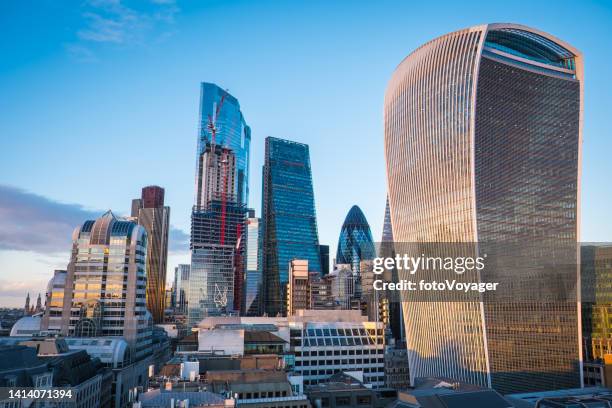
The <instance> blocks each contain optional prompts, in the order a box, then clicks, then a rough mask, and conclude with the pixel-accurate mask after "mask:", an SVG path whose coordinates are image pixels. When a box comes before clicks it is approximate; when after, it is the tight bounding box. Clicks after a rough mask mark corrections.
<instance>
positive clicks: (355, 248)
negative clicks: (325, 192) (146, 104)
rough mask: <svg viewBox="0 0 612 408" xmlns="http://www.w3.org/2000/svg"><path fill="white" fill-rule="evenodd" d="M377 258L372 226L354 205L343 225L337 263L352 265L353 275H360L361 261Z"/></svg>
mask: <svg viewBox="0 0 612 408" xmlns="http://www.w3.org/2000/svg"><path fill="white" fill-rule="evenodd" d="M375 257H376V250H375V249H374V241H373V239H372V232H371V231H370V225H369V224H368V221H367V220H366V218H365V215H363V212H362V211H361V209H360V208H359V207H357V206H356V205H354V206H353V207H352V208H351V209H350V211H349V212H348V214H347V215H346V218H345V219H344V223H343V224H342V228H341V229H340V238H339V239H338V249H337V252H336V263H337V264H347V265H351V269H352V271H353V273H355V274H359V272H360V263H361V261H365V260H371V259H374V258H375Z"/></svg>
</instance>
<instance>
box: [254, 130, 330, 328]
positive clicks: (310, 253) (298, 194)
mask: <svg viewBox="0 0 612 408" xmlns="http://www.w3.org/2000/svg"><path fill="white" fill-rule="evenodd" d="M262 223H263V233H264V239H263V261H264V262H263V271H264V286H265V289H264V291H265V305H264V306H265V311H266V312H267V313H268V315H269V316H276V315H277V314H278V313H281V314H286V313H287V311H286V305H287V293H286V287H287V283H288V277H289V271H288V268H289V261H291V260H292V259H304V260H307V261H308V265H309V269H310V270H311V271H312V272H319V273H320V272H321V254H320V250H319V235H318V232H317V218H316V212H315V203H314V190H313V187H312V173H311V170H310V153H309V150H308V145H305V144H302V143H297V142H292V141H289V140H283V139H277V138H274V137H267V138H266V147H265V161H264V166H263V194H262Z"/></svg>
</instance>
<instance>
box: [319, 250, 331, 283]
mask: <svg viewBox="0 0 612 408" xmlns="http://www.w3.org/2000/svg"><path fill="white" fill-rule="evenodd" d="M319 253H320V254H321V275H323V276H325V275H328V274H329V245H319Z"/></svg>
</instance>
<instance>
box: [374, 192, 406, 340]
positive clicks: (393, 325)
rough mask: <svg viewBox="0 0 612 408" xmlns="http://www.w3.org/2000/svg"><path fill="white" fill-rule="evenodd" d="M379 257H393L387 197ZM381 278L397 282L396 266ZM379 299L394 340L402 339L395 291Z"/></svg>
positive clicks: (399, 311)
mask: <svg viewBox="0 0 612 408" xmlns="http://www.w3.org/2000/svg"><path fill="white" fill-rule="evenodd" d="M378 250H379V255H378V256H380V257H381V258H395V248H394V243H393V226H392V224H391V209H390V208H389V197H388V196H387V200H386V203H385V218H384V220H383V231H382V238H381V240H380V245H379V247H378ZM383 279H384V280H385V281H387V282H397V281H398V279H399V278H398V273H397V269H396V268H392V269H391V270H385V271H384V274H383ZM381 301H382V303H383V305H384V306H385V307H386V308H387V309H388V310H387V317H388V328H389V329H391V334H392V335H393V338H394V339H396V340H401V339H404V337H405V332H404V329H403V327H402V307H401V302H400V299H399V296H398V295H397V292H396V291H391V290H388V291H385V292H383V293H382V294H381Z"/></svg>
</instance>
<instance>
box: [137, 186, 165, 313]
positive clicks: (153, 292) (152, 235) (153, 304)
mask: <svg viewBox="0 0 612 408" xmlns="http://www.w3.org/2000/svg"><path fill="white" fill-rule="evenodd" d="M132 217H133V218H134V219H135V221H136V222H137V223H138V224H139V225H142V226H143V227H144V228H145V230H146V231H147V236H148V239H149V245H148V246H147V309H148V310H149V312H151V315H152V316H153V322H155V323H163V321H164V308H165V303H166V302H165V291H166V268H167V263H168V231H169V229H170V207H166V206H164V189H163V188H161V187H158V186H147V187H143V189H142V194H141V197H140V198H136V199H134V200H132Z"/></svg>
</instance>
